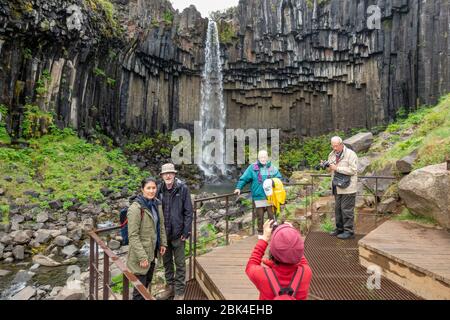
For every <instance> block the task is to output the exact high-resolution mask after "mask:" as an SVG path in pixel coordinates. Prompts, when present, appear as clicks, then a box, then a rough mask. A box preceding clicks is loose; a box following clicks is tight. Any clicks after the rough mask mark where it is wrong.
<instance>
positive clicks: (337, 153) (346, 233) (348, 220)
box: [328, 137, 358, 240]
mask: <svg viewBox="0 0 450 320" xmlns="http://www.w3.org/2000/svg"><path fill="white" fill-rule="evenodd" d="M331 147H332V148H333V151H332V152H331V153H330V155H329V156H328V162H329V163H330V166H329V167H328V171H329V172H331V174H332V178H333V177H334V173H335V172H338V173H341V174H344V175H347V176H350V185H349V186H348V187H347V188H345V189H344V188H340V187H338V186H332V188H333V194H334V196H335V200H336V201H335V202H336V203H335V217H336V230H334V231H333V232H332V233H331V234H330V235H332V236H337V237H338V238H339V239H342V240H346V239H351V238H353V237H354V234H355V230H354V211H355V200H356V192H357V183H358V156H357V155H356V153H355V152H354V151H353V150H351V149H349V148H347V147H346V146H345V145H344V143H343V141H342V139H341V138H340V137H333V138H332V139H331Z"/></svg>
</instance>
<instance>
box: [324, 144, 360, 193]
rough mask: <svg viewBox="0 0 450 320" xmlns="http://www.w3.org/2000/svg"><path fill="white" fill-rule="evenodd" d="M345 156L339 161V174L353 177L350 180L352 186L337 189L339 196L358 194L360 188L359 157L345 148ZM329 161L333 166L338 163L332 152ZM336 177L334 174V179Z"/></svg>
mask: <svg viewBox="0 0 450 320" xmlns="http://www.w3.org/2000/svg"><path fill="white" fill-rule="evenodd" d="M343 152H344V154H343V157H342V159H341V160H340V161H339V163H338V166H337V172H339V173H342V174H345V175H348V176H352V177H351V179H350V185H349V186H348V187H347V188H345V189H342V188H339V187H337V188H336V189H337V194H353V193H357V191H358V188H357V185H358V156H357V155H356V153H355V152H354V151H353V150H351V149H349V148H347V147H344V151H343ZM328 161H329V162H330V163H331V164H335V163H336V154H335V153H334V151H332V152H331V153H330V155H329V156H328ZM333 176H334V174H332V177H333Z"/></svg>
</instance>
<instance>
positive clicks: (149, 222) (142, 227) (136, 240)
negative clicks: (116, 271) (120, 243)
mask: <svg viewBox="0 0 450 320" xmlns="http://www.w3.org/2000/svg"><path fill="white" fill-rule="evenodd" d="M158 213H159V220H160V232H161V235H160V237H161V246H163V247H167V238H166V228H165V227H164V214H163V211H162V206H161V204H159V205H158ZM127 218H128V239H129V250H128V257H127V267H128V269H130V271H131V272H132V273H134V274H138V275H144V274H147V272H148V269H149V268H150V263H151V262H152V261H153V260H154V259H155V250H156V240H157V239H156V237H157V235H156V223H155V221H154V219H153V217H152V215H151V213H150V211H149V210H148V209H147V208H145V209H144V215H143V216H142V221H141V205H140V204H139V203H138V202H136V201H135V202H133V203H132V204H131V206H130V207H129V208H128V213H127ZM145 259H147V260H148V262H149V267H148V268H141V267H140V266H139V263H140V262H141V261H144V260H145Z"/></svg>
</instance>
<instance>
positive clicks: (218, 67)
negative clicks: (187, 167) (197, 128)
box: [199, 20, 226, 178]
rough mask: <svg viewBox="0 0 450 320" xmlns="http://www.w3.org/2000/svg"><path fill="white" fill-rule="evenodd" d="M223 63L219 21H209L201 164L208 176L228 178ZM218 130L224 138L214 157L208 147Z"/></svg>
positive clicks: (202, 116) (202, 104)
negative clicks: (212, 132) (218, 175)
mask: <svg viewBox="0 0 450 320" xmlns="http://www.w3.org/2000/svg"><path fill="white" fill-rule="evenodd" d="M222 80H223V78H222V64H221V59H220V47H219V33H218V31H217V24H216V22H214V21H212V20H209V23H208V32H207V36H206V46H205V68H204V70H203V74H202V86H201V97H202V102H201V108H200V121H201V124H202V140H203V142H202V150H203V161H202V163H201V164H200V165H199V167H200V169H201V170H202V171H203V172H204V173H205V175H206V177H209V178H211V177H214V176H216V175H217V174H222V175H225V173H226V165H225V147H224V145H225V142H224V135H225V122H226V110H225V103H224V101H223V86H222ZM210 129H215V130H216V133H217V132H220V133H221V136H220V137H217V136H216V139H219V143H216V144H215V145H216V148H215V150H214V155H212V153H211V152H209V149H208V148H205V146H206V147H207V145H209V144H210V143H211V140H210V139H209V137H210V136H209V135H208V132H209V133H210V132H211V131H210Z"/></svg>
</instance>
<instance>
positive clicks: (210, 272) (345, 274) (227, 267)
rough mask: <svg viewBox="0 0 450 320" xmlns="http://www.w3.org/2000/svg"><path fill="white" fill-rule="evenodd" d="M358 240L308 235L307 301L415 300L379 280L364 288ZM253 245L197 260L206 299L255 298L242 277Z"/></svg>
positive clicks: (225, 249)
mask: <svg viewBox="0 0 450 320" xmlns="http://www.w3.org/2000/svg"><path fill="white" fill-rule="evenodd" d="M361 237H362V236H358V237H357V238H356V239H353V240H347V241H343V240H339V239H337V238H336V237H331V236H329V235H328V234H326V233H322V232H311V233H310V234H309V235H308V237H307V239H306V241H305V256H306V257H307V259H308V261H309V264H310V266H311V269H312V271H313V277H312V282H311V286H310V294H309V299H323V300H353V299H354V300H370V299H388V300H389V299H391V300H397V299H418V297H417V296H416V295H414V294H412V293H411V292H409V291H408V290H405V289H403V288H402V287H400V286H399V285H397V284H395V283H393V282H392V281H390V280H388V279H386V278H382V281H381V284H382V289H381V290H369V289H367V288H366V283H367V279H368V274H367V270H366V269H365V268H363V267H362V266H360V264H359V260H358V259H359V257H358V245H357V241H358V239H360V238H361ZM256 242H257V237H256V236H252V237H248V238H245V239H243V240H240V241H237V242H236V243H234V244H231V245H229V246H226V247H219V248H215V249H213V250H212V251H211V252H209V253H206V254H204V255H202V256H199V257H197V259H196V266H195V268H196V269H195V275H196V280H197V283H198V284H199V285H200V287H201V289H202V291H203V292H204V293H205V294H206V296H207V297H208V299H211V300H257V299H258V297H259V293H258V291H257V289H256V287H255V286H254V285H253V283H252V282H251V281H250V280H249V279H248V277H247V275H246V274H245V267H246V265H247V261H248V259H249V257H250V254H251V252H252V250H253V248H254V246H255V244H256ZM266 254H267V252H266ZM336 266H342V267H336Z"/></svg>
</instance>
